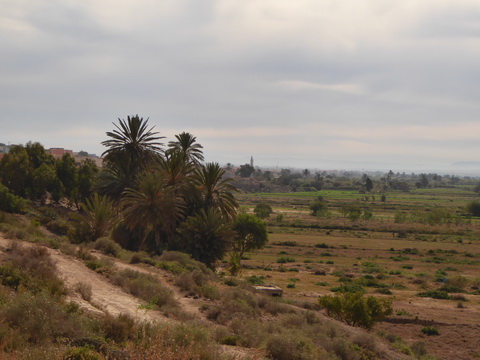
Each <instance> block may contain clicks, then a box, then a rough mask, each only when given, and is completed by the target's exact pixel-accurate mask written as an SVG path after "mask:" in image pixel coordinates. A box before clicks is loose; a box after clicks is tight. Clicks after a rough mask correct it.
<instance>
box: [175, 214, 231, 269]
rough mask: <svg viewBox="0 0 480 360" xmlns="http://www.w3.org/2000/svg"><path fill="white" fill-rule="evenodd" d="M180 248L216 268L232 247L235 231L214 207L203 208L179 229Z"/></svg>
mask: <svg viewBox="0 0 480 360" xmlns="http://www.w3.org/2000/svg"><path fill="white" fill-rule="evenodd" d="M177 232H178V235H179V240H180V244H179V247H180V250H182V251H184V252H186V253H188V254H191V255H192V258H194V259H195V260H198V261H201V262H203V263H204V264H205V265H207V266H208V267H209V268H211V269H214V268H215V263H216V262H217V261H218V260H221V259H222V258H223V257H224V256H225V254H226V253H227V251H228V250H229V249H230V245H231V240H232V238H233V236H234V235H235V233H234V232H233V231H232V229H231V228H230V225H229V223H227V222H225V220H224V219H223V217H222V216H221V214H220V213H218V212H217V211H215V210H214V209H212V208H209V209H207V210H205V209H202V210H200V211H199V212H198V213H197V214H195V215H193V216H190V217H188V218H187V220H186V221H185V222H183V223H182V224H181V225H180V227H179V228H178V230H177Z"/></svg>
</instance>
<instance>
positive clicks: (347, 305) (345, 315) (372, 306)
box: [319, 292, 393, 329]
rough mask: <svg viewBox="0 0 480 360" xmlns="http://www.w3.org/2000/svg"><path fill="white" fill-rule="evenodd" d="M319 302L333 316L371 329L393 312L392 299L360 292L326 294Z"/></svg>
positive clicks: (352, 324) (349, 323)
mask: <svg viewBox="0 0 480 360" xmlns="http://www.w3.org/2000/svg"><path fill="white" fill-rule="evenodd" d="M319 303H320V305H321V306H323V307H324V308H325V309H326V310H327V314H328V315H329V316H333V317H335V318H337V319H338V320H340V321H343V322H345V323H347V324H348V325H351V326H360V327H364V328H366V329H371V328H372V327H373V325H374V324H375V322H377V321H379V320H382V319H384V318H385V317H386V316H388V315H390V314H392V311H393V309H392V301H391V300H389V299H377V298H375V297H373V296H364V294H362V293H360V292H346V293H342V294H339V295H335V296H332V295H325V296H322V297H321V298H320V299H319Z"/></svg>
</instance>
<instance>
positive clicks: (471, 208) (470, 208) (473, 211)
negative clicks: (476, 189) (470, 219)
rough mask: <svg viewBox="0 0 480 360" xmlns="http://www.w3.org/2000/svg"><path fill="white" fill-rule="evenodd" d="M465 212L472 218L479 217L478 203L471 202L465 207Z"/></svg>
mask: <svg viewBox="0 0 480 360" xmlns="http://www.w3.org/2000/svg"><path fill="white" fill-rule="evenodd" d="M466 210H467V212H468V213H469V214H470V215H472V216H477V217H479V216H480V201H471V202H469V203H468V204H467V206H466Z"/></svg>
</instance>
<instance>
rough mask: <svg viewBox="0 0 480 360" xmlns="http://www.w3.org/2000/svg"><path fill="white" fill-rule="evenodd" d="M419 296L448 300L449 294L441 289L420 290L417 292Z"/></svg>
mask: <svg viewBox="0 0 480 360" xmlns="http://www.w3.org/2000/svg"><path fill="white" fill-rule="evenodd" d="M417 296H419V297H429V298H432V299H441V300H449V299H450V295H448V293H447V292H446V291H441V290H428V291H424V292H420V293H418V294H417Z"/></svg>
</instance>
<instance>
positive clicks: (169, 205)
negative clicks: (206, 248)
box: [122, 173, 184, 250]
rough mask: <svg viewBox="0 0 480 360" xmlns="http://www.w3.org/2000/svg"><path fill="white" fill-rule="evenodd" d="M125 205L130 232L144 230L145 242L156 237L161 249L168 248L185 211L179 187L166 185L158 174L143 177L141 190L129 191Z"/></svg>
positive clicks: (123, 200) (127, 225)
mask: <svg viewBox="0 0 480 360" xmlns="http://www.w3.org/2000/svg"><path fill="white" fill-rule="evenodd" d="M122 205H123V209H124V210H123V223H124V225H125V226H126V227H127V229H129V230H130V231H133V230H139V229H140V230H141V231H142V233H143V239H144V240H145V239H147V237H148V236H151V235H153V237H154V239H155V245H156V249H157V250H161V249H163V248H165V246H166V244H167V243H168V240H169V239H170V238H171V237H172V236H173V234H174V233H175V228H176V225H177V223H178V221H179V220H180V219H181V218H182V216H183V210H184V202H183V199H182V198H181V197H180V196H178V195H177V194H176V193H175V188H173V187H172V186H166V184H165V179H164V178H163V176H161V175H160V174H158V173H146V174H145V175H143V177H142V178H141V179H140V181H139V183H138V189H132V188H127V189H126V190H125V192H124V194H123V199H122Z"/></svg>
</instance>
